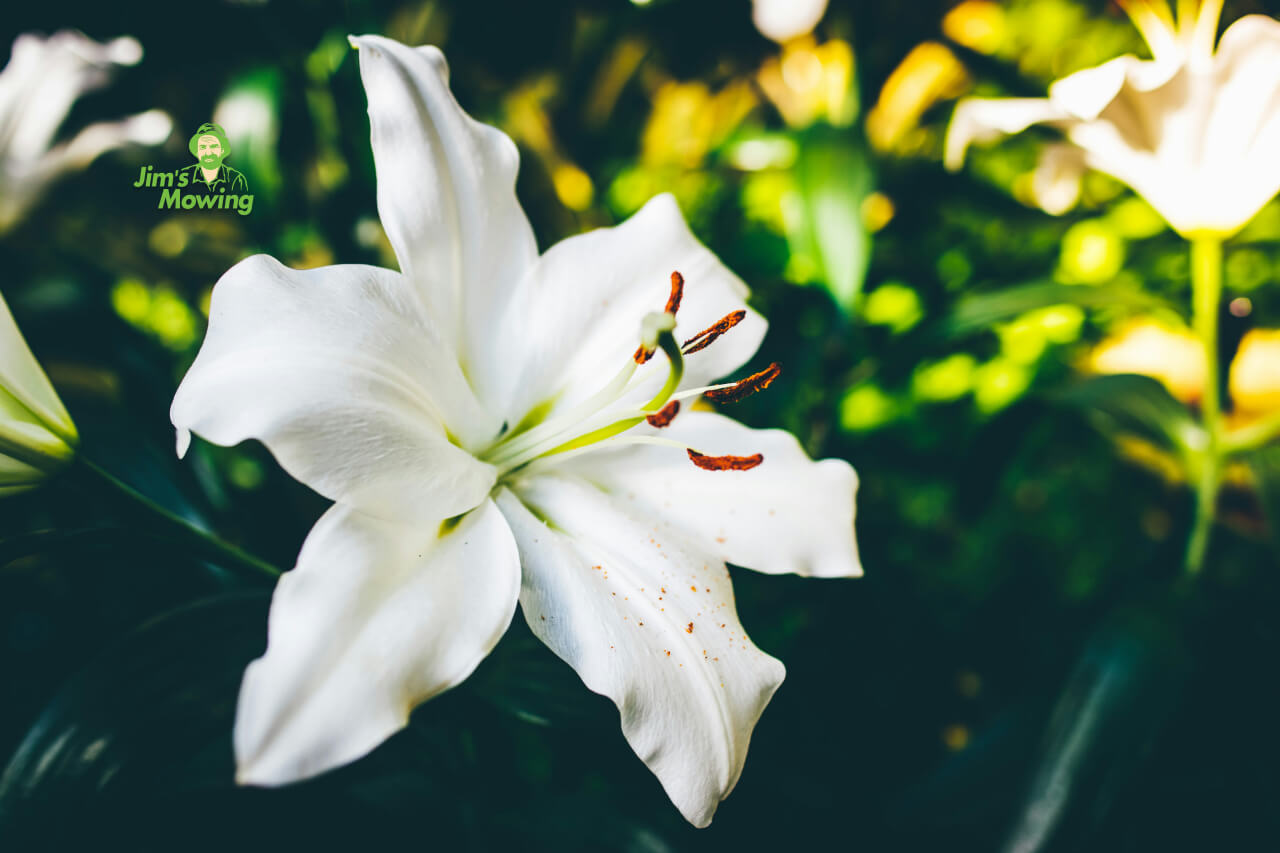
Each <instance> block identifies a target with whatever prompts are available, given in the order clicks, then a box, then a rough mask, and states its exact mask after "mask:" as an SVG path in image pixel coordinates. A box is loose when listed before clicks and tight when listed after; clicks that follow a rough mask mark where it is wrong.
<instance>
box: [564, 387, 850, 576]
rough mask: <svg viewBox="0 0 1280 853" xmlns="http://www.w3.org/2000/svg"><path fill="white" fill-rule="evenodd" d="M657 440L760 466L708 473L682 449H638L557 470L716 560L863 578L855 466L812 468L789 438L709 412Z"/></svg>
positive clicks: (679, 422)
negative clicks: (757, 459) (758, 457)
mask: <svg viewBox="0 0 1280 853" xmlns="http://www.w3.org/2000/svg"><path fill="white" fill-rule="evenodd" d="M654 434H655V435H660V436H662V437H663V438H667V439H671V440H672V441H677V442H680V443H682V444H686V445H688V446H689V447H692V448H694V449H695V450H697V451H699V452H701V453H705V454H709V455H713V456H724V455H732V456H750V455H752V454H755V453H760V454H762V455H763V456H764V462H762V463H761V464H760V465H758V466H757V467H755V468H752V469H750V470H747V471H705V470H703V469H701V468H698V467H696V466H695V465H694V464H693V463H692V462H690V461H689V457H688V456H687V455H686V454H685V453H683V452H681V451H680V450H678V449H676V448H672V447H665V446H653V445H636V446H626V447H619V448H612V449H606V450H601V451H598V452H595V453H588V454H585V455H582V456H578V457H576V458H574V459H571V460H569V461H568V462H566V463H564V465H563V466H561V467H560V468H559V469H558V470H562V471H567V472H572V473H574V474H576V475H578V476H580V477H582V478H583V479H585V480H587V481H589V482H591V483H593V484H595V485H596V486H599V487H600V488H602V489H604V490H605V491H606V492H608V493H609V494H610V495H611V496H612V497H613V498H614V499H615V500H617V501H619V502H620V503H622V504H624V505H626V506H628V507H629V508H630V509H631V510H632V511H633V512H635V513H636V514H637V515H642V516H645V517H651V518H654V519H655V520H658V519H661V522H662V536H663V537H664V538H665V537H667V536H668V535H674V536H678V537H680V538H681V539H683V540H684V541H688V542H693V543H695V544H696V545H697V546H698V547H699V548H700V549H702V550H704V551H706V552H707V553H710V554H714V555H715V556H716V558H717V559H720V560H726V561H728V562H730V563H734V564H735V565H739V566H743V567H745V568H749V569H755V570H757V571H761V572H768V573H770V574H781V573H784V572H794V573H795V574H800V575H809V576H813V577H856V576H858V575H861V574H862V565H861V563H860V562H859V560H858V548H857V544H856V542H855V539H854V497H855V494H856V492H857V489H858V476H857V474H856V473H854V470H853V468H852V467H851V466H850V465H849V463H847V462H845V461H843V460H840V459H823V460H821V461H818V462H815V461H813V460H812V459H810V458H809V456H808V454H806V453H805V452H804V449H803V448H802V447H800V442H798V441H796V438H795V436H793V435H792V434H791V433H789V432H785V431H784V430H776V429H769V430H756V429H749V428H748V427H745V426H743V425H742V424H740V423H738V422H737V421H735V420H733V419H731V418H727V417H724V416H723V415H718V414H714V413H711V412H697V411H691V412H682V413H681V414H680V415H678V416H677V417H676V419H675V420H674V421H673V422H672V423H671V425H670V426H669V427H666V428H665V429H662V430H657V431H655V433H654ZM667 531H670V534H669V533H668V532H667Z"/></svg>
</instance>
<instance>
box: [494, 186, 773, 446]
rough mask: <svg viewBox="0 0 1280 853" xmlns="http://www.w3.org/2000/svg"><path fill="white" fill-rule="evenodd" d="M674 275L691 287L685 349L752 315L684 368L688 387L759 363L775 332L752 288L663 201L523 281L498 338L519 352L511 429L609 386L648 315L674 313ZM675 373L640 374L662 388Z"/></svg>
mask: <svg viewBox="0 0 1280 853" xmlns="http://www.w3.org/2000/svg"><path fill="white" fill-rule="evenodd" d="M673 271H678V272H680V273H681V274H682V275H683V276H684V280H685V289H684V300H683V301H682V302H681V305H680V310H679V312H678V313H677V315H676V328H675V336H676V340H677V341H683V340H685V339H687V338H690V337H693V336H694V335H695V334H697V333H698V332H700V331H702V330H703V329H705V328H707V327H708V326H710V325H712V324H713V323H715V322H716V321H717V320H719V319H721V318H722V317H724V316H725V315H726V314H728V313H730V312H732V311H735V310H739V309H745V310H746V311H747V316H746V319H744V320H743V321H742V322H741V323H739V324H738V325H737V326H736V327H734V328H733V329H732V330H731V331H730V332H729V333H727V334H726V335H724V336H723V337H721V338H720V339H719V340H718V341H717V342H716V343H714V344H712V345H711V346H709V347H707V348H706V349H704V350H702V351H700V352H697V353H694V354H693V355H690V356H689V357H688V358H687V359H686V360H685V376H684V382H683V383H682V385H683V387H686V388H690V387H697V386H701V385H706V384H708V383H710V382H711V381H713V380H715V379H718V378H720V377H722V376H725V375H726V374H729V373H731V372H733V371H735V370H737V369H738V368H739V367H741V366H742V365H743V364H744V363H745V362H746V361H747V360H748V359H749V358H751V356H752V355H754V354H755V351H756V350H757V349H758V348H759V347H760V341H761V340H763V338H764V333H765V329H766V327H767V324H766V323H765V321H764V318H763V317H761V316H760V315H759V314H757V313H756V312H755V311H752V310H751V309H749V308H747V304H746V299H747V294H748V291H747V286H746V285H745V284H743V282H742V280H741V279H739V278H738V277H737V276H736V275H734V274H733V273H732V272H730V271H729V269H728V268H727V267H725V265H724V264H722V263H721V262H720V260H719V259H718V258H717V257H716V256H715V255H714V254H712V253H711V251H710V250H708V249H707V248H706V247H705V246H703V245H702V244H701V243H699V242H698V240H697V238H696V237H694V236H693V234H692V232H690V231H689V226H688V225H686V224H685V221H684V217H683V216H681V214H680V208H679V206H678V205H677V204H676V201H675V198H673V197H672V196H671V195H668V194H663V195H659V196H657V197H655V198H653V199H652V200H650V201H649V203H648V204H646V205H645V206H644V207H643V208H642V209H641V210H640V211H639V212H637V213H636V214H635V215H634V216H632V217H631V218H630V219H628V220H627V221H625V222H623V223H622V224H621V225H618V226H616V227H613V228H600V229H597V230H595V231H590V232H588V233H586V234H580V235H578V236H575V237H570V238H568V239H567V240H563V241H561V242H559V243H557V244H556V245H555V246H552V247H551V249H550V250H549V251H548V252H547V253H546V254H544V255H543V256H542V257H541V258H539V260H538V264H537V266H536V267H535V268H534V270H533V271H532V272H531V274H530V275H529V276H528V277H527V278H526V279H525V280H524V281H522V282H521V284H520V288H519V290H518V292H517V294H516V295H515V297H514V298H513V299H512V303H511V310H510V312H509V313H508V315H507V317H506V321H505V326H504V328H505V329H506V331H505V332H504V333H502V334H501V335H500V336H499V337H500V338H501V339H502V340H503V341H504V342H508V344H507V345H508V346H509V350H508V351H509V352H511V353H512V356H511V362H512V363H511V364H510V365H509V367H508V370H509V374H510V377H511V380H512V381H513V384H514V388H513V390H512V392H511V394H512V403H511V404H510V406H509V407H508V408H507V414H508V420H509V421H510V422H511V423H518V422H519V421H520V420H521V418H522V417H523V415H524V414H525V413H527V412H528V411H529V409H531V408H533V407H534V406H537V405H539V404H542V403H544V402H546V401H550V400H555V401H556V403H557V408H560V407H565V406H568V405H570V404H571V403H573V402H576V401H577V400H580V399H582V398H584V397H588V396H590V395H591V394H592V393H593V392H595V391H597V390H599V389H600V388H601V387H602V386H603V385H605V384H606V383H607V382H608V381H609V380H610V379H611V378H612V377H613V376H614V375H615V374H616V373H617V372H618V371H619V370H620V369H621V368H622V367H623V365H625V364H626V363H627V361H628V360H629V359H630V358H631V356H632V355H633V353H634V352H635V350H636V347H637V346H638V345H639V343H640V325H641V322H642V320H643V319H644V316H645V314H647V313H649V312H652V311H661V310H662V309H663V306H665V305H666V302H667V297H668V296H669V295H670V293H671V273H672V272H673ZM666 370H667V361H666V358H665V357H664V356H662V355H657V356H655V357H654V358H653V359H651V360H650V361H649V363H648V364H646V365H644V367H642V368H641V371H642V376H647V377H648V378H649V382H648V383H647V384H648V385H660V384H661V381H662V379H663V378H664V377H665V376H666ZM654 390H656V388H654Z"/></svg>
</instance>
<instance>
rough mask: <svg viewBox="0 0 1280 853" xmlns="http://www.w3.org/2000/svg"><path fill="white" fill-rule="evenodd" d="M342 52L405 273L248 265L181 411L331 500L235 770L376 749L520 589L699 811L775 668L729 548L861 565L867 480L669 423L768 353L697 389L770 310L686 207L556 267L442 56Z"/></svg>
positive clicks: (759, 378)
mask: <svg viewBox="0 0 1280 853" xmlns="http://www.w3.org/2000/svg"><path fill="white" fill-rule="evenodd" d="M352 42H353V44H355V45H356V46H357V47H358V48H359V56H360V67H361V73H362V77H363V81H364V86H365V89H366V92H367V94H368V98H369V116H370V122H371V126H372V146H373V153H374V160H375V164H376V168H377V173H378V207H379V212H380V215H381V219H382V223H383V225H384V227H385V228H386V232H387V236H388V238H389V239H390V241H391V243H392V245H393V246H394V248H395V252H396V257H397V258H398V260H399V265H400V269H401V272H399V273H397V272H392V271H390V270H385V269H378V268H374V267H367V266H355V265H351V266H330V267H323V268H320V269H316V270H309V271H305V272H300V271H295V270H291V269H288V268H286V267H284V266H282V265H281V264H279V263H278V262H276V261H275V260H274V259H271V258H268V257H265V256H256V257H252V258H249V259H248V260H245V261H243V262H242V263H240V264H238V265H237V266H235V267H234V268H232V269H231V270H230V271H228V272H227V273H226V274H225V275H224V276H223V277H222V279H221V280H220V281H219V282H218V284H217V285H216V286H215V288H214V291H213V297H212V303H211V308H210V315H209V333H208V336H207V338H206V339H205V342H204V344H203V346H202V348H201V350H200V354H199V356H198V357H197V359H196V361H195V363H194V364H193V365H192V367H191V369H190V372H189V373H188V374H187V376H186V377H185V379H184V380H183V382H182V385H181V387H180V388H179V390H178V393H177V395H176V397H175V399H174V402H173V408H172V419H173V423H174V425H175V426H176V427H177V429H178V434H179V440H178V445H179V451H180V452H183V451H185V449H186V446H187V444H188V442H189V440H190V433H191V432H195V433H197V434H199V435H201V436H203V437H204V438H206V439H208V440H210V441H213V442H215V443H218V444H223V445H231V444H235V443H237V442H240V441H243V440H246V439H249V438H255V439H259V440H261V441H262V442H263V443H264V444H265V445H266V446H267V447H268V448H269V449H270V450H271V451H272V453H273V454H274V455H275V457H276V458H277V460H279V462H280V464H281V465H282V466H283V467H284V468H285V469H286V470H287V471H289V472H290V473H291V474H292V475H293V476H295V477H297V478H298V479H299V480H301V481H302V482H304V483H306V484H307V485H309V486H311V487H312V488H314V489H315V490H316V491H318V492H320V493H321V494H323V495H324V496H326V497H328V498H331V499H332V500H334V501H335V504H334V506H333V507H332V508H331V509H330V510H329V511H328V512H327V513H326V514H325V515H324V517H323V518H321V519H320V521H319V522H318V523H317V524H316V526H315V528H314V529H313V530H312V531H311V534H310V535H309V536H308V538H307V541H306V543H305V544H304V546H303V548H302V551H301V553H300V555H299V557H298V564H297V568H296V569H295V570H294V571H292V572H290V573H288V574H287V575H286V576H285V577H284V578H283V579H282V580H281V582H280V584H279V586H278V588H277V591H276V595H275V598H274V601H273V604H272V611H271V619H270V628H269V643H268V648H267V652H266V655H265V656H264V657H262V658H261V659H259V660H258V661H255V662H254V663H253V664H252V665H251V666H250V667H249V669H248V671H247V672H246V674H245V678H244V683H243V686H242V689H241V695H240V704H239V709H238V716H237V722H236V731H235V748H236V757H237V763H238V777H239V779H240V781H242V782H244V783H250V784H264V785H274V784H282V783H286V782H291V781H294V780H297V779H301V778H305V777H307V776H310V775H313V774H316V773H319V772H322V771H324V770H327V769H329V768H332V767H335V766H337V765H340V764H343V763H346V762H349V761H352V760H354V759H356V758H358V757H360V756H361V755H363V754H364V753H366V752H368V751H369V750H370V749H372V748H373V747H375V746H377V745H378V743H380V742H381V741H382V740H384V739H385V738H386V737H388V736H389V735H390V734H392V733H393V732H395V731H396V730H397V729H399V728H401V727H402V726H403V725H404V724H405V723H406V721H407V720H408V716H409V712H410V711H411V709H412V708H413V707H414V706H415V705H417V704H418V703H420V702H422V701H425V700H426V699H429V698H430V697H432V696H434V695H436V694H437V693H439V692H441V691H443V690H445V689H448V688H449V687H451V686H453V685H455V684H457V683H458V682H460V681H462V680H463V679H465V678H466V677H467V676H468V675H469V674H470V673H471V671H472V670H473V669H474V668H475V666H476V665H477V663H478V662H479V661H480V660H481V659H482V658H483V657H484V656H485V655H486V654H488V652H489V651H490V650H491V649H492V648H493V646H494V645H495V644H496V643H497V641H498V639H499V638H500V637H501V635H502V634H503V632H504V631H505V630H506V628H507V625H508V623H509V622H510V620H511V618H512V616H513V614H514V611H515V607H516V602H517V600H518V601H519V602H520V604H521V607H522V610H523V612H524V615H525V619H526V620H527V622H528V623H529V625H530V627H531V628H532V630H533V632H534V633H535V634H536V635H537V636H538V637H539V638H540V639H541V640H542V641H543V642H545V643H546V644H547V645H548V646H549V647H550V648H551V649H552V650H554V651H555V652H556V654H558V655H559V656H560V657H561V658H563V659H564V660H565V661H567V662H568V663H569V664H570V665H571V666H573V667H574V669H575V670H576V671H577V672H578V674H579V675H580V676H581V678H582V679H583V681H584V682H585V683H586V685H587V686H588V687H590V688H591V689H592V690H594V691H596V692H598V693H602V694H604V695H606V696H608V697H609V698H611V699H612V700H613V701H614V702H615V703H616V704H617V706H618V708H619V711H620V713H621V718H622V728H623V732H624V734H625V736H626V737H627V740H628V741H629V742H630V744H631V746H632V748H633V749H634V750H635V751H636V753H637V754H638V755H639V756H640V757H641V758H642V759H643V760H644V761H645V763H646V764H647V765H648V766H649V767H650V769H652V770H653V772H654V773H655V774H656V775H657V776H658V778H659V780H660V781H661V783H662V785H663V787H664V788H665V789H666V791H667V793H668V795H669V796H670V797H671V799H672V801H673V802H674V803H675V804H676V806H677V807H678V808H679V809H680V811H681V812H682V813H683V814H684V816H685V817H686V818H687V819H688V820H689V821H691V822H692V823H694V824H696V825H698V826H704V825H706V824H707V823H709V822H710V820H711V817H712V814H713V813H714V811H715V808H716V806H717V804H718V803H719V802H720V800H721V799H723V798H724V797H725V796H726V795H727V794H728V793H729V791H730V790H731V789H732V788H733V786H734V784H735V782H736V781H737V778H738V775H739V773H740V772H741V770H742V766H743V761H744V760H745V757H746V751H747V743H748V741H749V739H750V736H751V731H752V729H753V728H754V725H755V722H756V720H757V719H758V718H759V716H760V714H761V712H762V711H763V709H764V706H765V705H766V704H767V703H768V701H769V699H770V697H771V696H772V694H773V692H774V690H775V689H776V688H777V686H778V685H779V683H780V682H781V681H782V678H783V675H784V670H783V667H782V664H781V663H779V662H778V661H777V660H775V659H773V658H772V657H770V656H769V655H767V654H765V653H763V652H761V651H760V650H759V649H758V648H756V647H755V645H754V644H752V642H751V641H750V639H749V638H748V637H747V635H746V633H745V631H744V629H743V627H742V626H741V624H740V623H739V621H738V617H737V615H736V612H735V608H734V600H733V591H732V588H731V585H730V581H729V574H728V572H727V570H726V563H727V562H733V563H735V564H738V565H742V566H745V567H747V568H752V569H757V570H760V571H765V572H774V573H778V572H795V573H798V574H802V575H811V576H821V577H839V576H854V575H858V574H860V573H861V567H860V564H859V562H858V556H857V551H856V546H855V543H854V536H853V516H854V492H855V489H856V485H857V479H856V476H855V474H854V472H853V469H852V468H850V467H849V465H848V464H846V463H844V462H842V461H836V460H825V461H821V462H813V461H812V460H810V459H809V458H808V457H807V456H806V455H805V453H804V452H803V450H802V449H801V448H800V445H799V443H798V442H797V441H796V439H795V438H793V437H792V436H791V435H789V434H788V433H785V432H781V431H776V430H752V429H748V428H746V427H744V426H741V425H740V424H738V423H736V422H735V421H733V420H730V419H729V418H727V417H724V416H722V415H719V414H714V413H710V412H704V411H688V410H687V409H686V410H684V411H681V410H680V403H681V401H682V400H684V401H685V403H686V406H687V404H688V402H690V401H691V400H692V398H695V397H697V396H699V394H700V393H702V392H704V391H706V392H707V393H708V395H709V396H717V395H718V396H719V397H720V398H722V399H733V398H735V397H737V396H741V395H743V394H746V393H750V392H751V391H754V390H758V389H763V388H764V386H766V385H767V384H768V383H769V382H770V381H772V379H773V378H774V376H776V373H777V370H776V367H773V368H770V369H769V370H766V371H762V372H761V373H759V374H756V375H755V376H752V377H749V379H748V380H744V381H743V382H739V383H730V384H728V385H727V386H712V388H711V389H708V387H707V386H708V385H709V383H711V382H712V381H713V380H715V379H716V378H718V377H721V376H724V375H726V374H729V373H732V372H734V371H736V370H738V369H739V368H741V367H742V366H743V364H745V362H746V361H747V360H748V359H749V358H750V357H751V356H752V355H753V354H754V353H755V351H756V349H757V347H758V346H759V344H760V341H761V339H762V337H763V336H764V332H765V322H764V320H763V318H761V317H760V316H759V315H758V314H756V313H755V312H754V311H752V310H751V309H750V308H748V307H747V306H746V304H745V299H746V296H747V289H746V287H745V285H744V284H743V283H742V282H741V281H740V280H739V279H738V278H737V277H736V276H734V275H733V274H732V273H731V272H730V271H729V270H728V269H726V268H725V267H724V265H722V264H721V263H720V262H719V260H718V259H717V258H716V257H715V256H714V255H713V254H712V253H711V252H710V251H708V250H707V249H706V248H705V247H703V246H702V245H701V244H700V243H698V241H697V240H696V239H695V238H694V237H693V235H692V234H691V233H690V231H689V229H688V227H687V226H686V225H685V223H684V220H683V218H682V217H681V215H680V212H679V210H678V208H677V206H676V204H675V202H674V200H673V199H672V198H671V197H670V196H660V197H658V198H656V199H654V200H653V201H651V202H650V203H649V204H648V205H646V206H645V207H644V208H643V209H642V210H641V211H640V212H638V213H637V214H635V215H634V216H633V217H632V218H631V219H629V220H627V221H626V222H624V223H623V224H621V225H619V226H617V227H615V228H607V229H600V230H597V231H593V232H590V233H587V234H583V235H580V236H577V237H573V238H570V239H568V240H565V241H563V242H561V243H559V244H557V245H556V246H554V247H553V248H551V249H550V250H549V251H547V252H546V253H545V254H542V255H541V256H539V255H538V252H537V249H536V246H535V243H534V238H533V232H532V230H531V228H530V225H529V223H528V221H527V219H526V218H525V214H524V211H523V210H522V209H521V208H520V205H519V203H518V202H517V200H516V196H515V192H514V184H515V175H516V170H517V163H518V156H517V152H516V149H515V146H514V145H513V144H512V142H511V141H510V139H508V138H507V137H506V136H505V135H503V134H502V133H501V132H499V131H497V130H496V129H494V128H491V127H487V126H485V125H482V124H479V123H477V122H475V121H474V120H472V119H471V118H470V117H469V116H467V115H466V114H465V113H464V112H463V111H462V110H461V108H460V107H459V106H458V104H457V102H456V101H455V100H454V99H453V96H452V94H451V92H450V90H449V87H448V83H447V68H446V66H445V62H444V57H443V55H442V54H441V53H440V51H438V50H437V49H435V48H432V47H422V48H416V49H415V48H410V47H406V46H405V45H402V44H400V43H398V42H395V41H391V40H389V39H385V38H380V37H374V36H365V37H360V38H353V39H352ZM673 270H674V271H677V272H676V273H674V274H673ZM664 305H665V308H664ZM681 342H683V343H681Z"/></svg>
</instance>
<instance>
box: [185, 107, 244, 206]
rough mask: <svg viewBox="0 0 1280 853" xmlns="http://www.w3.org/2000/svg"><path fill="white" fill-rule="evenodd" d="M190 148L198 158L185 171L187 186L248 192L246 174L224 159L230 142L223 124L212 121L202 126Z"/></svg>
mask: <svg viewBox="0 0 1280 853" xmlns="http://www.w3.org/2000/svg"><path fill="white" fill-rule="evenodd" d="M187 148H188V149H189V150H190V151H191V156H193V157H195V158H196V161H197V162H196V163H195V164H194V165H191V166H187V167H186V168H184V169H183V170H182V171H183V172H185V173H186V174H187V186H189V187H191V188H192V189H193V190H198V189H204V190H205V191H206V192H210V193H235V194H241V193H247V192H248V191H249V184H248V182H247V181H245V179H244V175H243V174H241V173H240V172H237V171H236V170H235V169H233V168H231V167H230V166H228V165H226V164H224V163H223V162H222V161H223V160H225V159H226V158H227V155H228V154H230V153H231V145H230V144H229V143H228V142H227V133H226V131H224V130H223V129H222V127H221V125H217V124H214V123H213V122H211V121H207V122H205V123H204V124H202V125H200V127H199V129H197V130H196V132H195V135H194V136H192V137H191V141H190V142H189V143H187Z"/></svg>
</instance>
